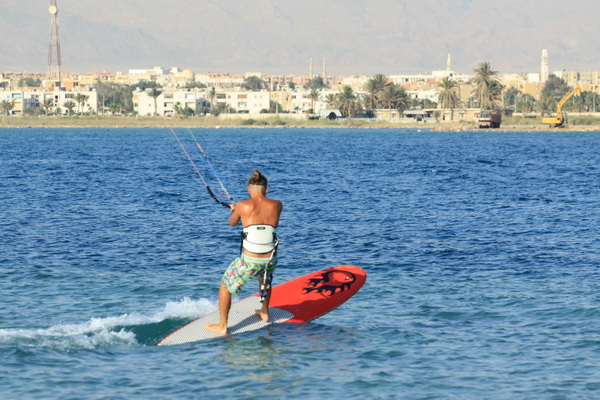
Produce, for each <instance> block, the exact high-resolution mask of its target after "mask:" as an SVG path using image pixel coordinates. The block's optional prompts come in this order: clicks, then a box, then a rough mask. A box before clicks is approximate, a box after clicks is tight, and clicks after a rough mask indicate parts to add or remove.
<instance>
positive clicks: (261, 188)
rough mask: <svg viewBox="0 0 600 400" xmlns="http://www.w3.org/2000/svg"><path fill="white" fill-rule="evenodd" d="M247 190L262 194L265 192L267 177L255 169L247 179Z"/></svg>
mask: <svg viewBox="0 0 600 400" xmlns="http://www.w3.org/2000/svg"><path fill="white" fill-rule="evenodd" d="M248 191H250V192H259V193H262V194H265V193H267V191H268V190H267V178H265V176H264V175H263V174H261V173H260V171H259V170H257V169H255V170H254V174H253V175H252V177H250V179H248Z"/></svg>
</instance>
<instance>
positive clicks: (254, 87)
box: [241, 76, 265, 92]
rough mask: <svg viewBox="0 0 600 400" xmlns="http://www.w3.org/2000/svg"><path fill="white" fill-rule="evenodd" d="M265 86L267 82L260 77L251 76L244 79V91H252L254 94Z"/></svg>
mask: <svg viewBox="0 0 600 400" xmlns="http://www.w3.org/2000/svg"><path fill="white" fill-rule="evenodd" d="M264 86H265V82H264V81H263V80H261V79H260V78H259V77H258V76H249V77H247V78H245V79H244V83H242V86H241V87H242V89H245V90H251V91H253V92H257V91H259V90H261V89H263V88H264Z"/></svg>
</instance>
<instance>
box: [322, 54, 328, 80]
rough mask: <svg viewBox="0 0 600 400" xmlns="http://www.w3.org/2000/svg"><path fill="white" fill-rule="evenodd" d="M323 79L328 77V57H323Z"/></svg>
mask: <svg viewBox="0 0 600 400" xmlns="http://www.w3.org/2000/svg"><path fill="white" fill-rule="evenodd" d="M323 79H327V59H326V58H323Z"/></svg>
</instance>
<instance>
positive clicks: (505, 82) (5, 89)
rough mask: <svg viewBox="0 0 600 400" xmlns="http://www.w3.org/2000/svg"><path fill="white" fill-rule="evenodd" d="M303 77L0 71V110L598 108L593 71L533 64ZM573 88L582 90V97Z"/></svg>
mask: <svg viewBox="0 0 600 400" xmlns="http://www.w3.org/2000/svg"><path fill="white" fill-rule="evenodd" d="M319 70H320V71H319V72H315V71H314V70H313V61H312V60H310V62H309V63H308V69H307V72H308V73H307V75H305V76H296V75H267V74H262V73H260V72H247V73H245V74H229V73H197V72H193V71H191V70H189V69H180V68H178V67H173V68H162V67H154V68H149V69H132V70H129V71H127V72H124V73H122V72H116V73H112V72H101V73H90V72H86V73H61V72H60V71H49V72H48V73H27V72H3V73H0V113H2V115H4V116H6V117H18V116H40V117H42V116H73V115H80V116H81V115H88V116H89V115H118V116H157V117H170V116H180V117H204V116H219V117H220V118H250V117H252V118H256V119H260V118H261V116H265V115H272V114H286V118H293V119H338V118H339V119H341V118H364V119H380V120H390V121H398V122H402V121H411V122H412V121H424V122H426V121H463V120H472V119H473V118H474V116H475V115H476V114H477V113H478V112H481V110H498V111H500V112H502V113H504V114H506V115H521V116H523V117H528V116H532V117H533V116H537V117H541V116H544V115H552V114H553V113H556V110H557V107H558V106H559V104H560V103H561V100H563V99H565V96H566V95H567V94H568V93H570V92H573V91H575V90H576V92H578V93H575V94H576V96H573V97H572V98H571V95H570V94H569V96H568V97H569V102H568V103H567V102H566V101H565V104H562V105H560V106H561V107H564V110H565V111H566V110H569V111H572V112H576V113H580V114H592V115H593V114H594V113H597V112H600V71H553V72H550V71H549V62H548V54H547V51H546V50H543V51H542V56H541V62H540V69H539V70H538V71H536V72H531V73H524V74H523V73H521V74H518V73H500V72H498V71H495V70H494V69H493V66H492V65H490V64H489V63H485V62H484V63H481V64H480V65H475V66H473V71H471V72H469V73H466V74H465V73H458V72H455V71H454V69H453V67H452V59H451V55H450V54H448V56H447V65H446V68H444V69H440V70H434V71H432V72H431V73H427V74H416V75H388V76H386V75H382V74H377V75H374V76H330V75H328V74H327V71H326V60H323V63H322V68H319ZM578 94H581V96H579V95H578ZM559 113H560V109H559Z"/></svg>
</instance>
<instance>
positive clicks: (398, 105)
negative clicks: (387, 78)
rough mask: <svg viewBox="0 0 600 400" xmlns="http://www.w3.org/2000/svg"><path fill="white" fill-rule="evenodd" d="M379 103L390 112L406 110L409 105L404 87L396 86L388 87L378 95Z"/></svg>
mask: <svg viewBox="0 0 600 400" xmlns="http://www.w3.org/2000/svg"><path fill="white" fill-rule="evenodd" d="M377 99H378V102H379V103H380V104H382V105H384V106H386V107H387V109H388V110H392V109H396V110H404V109H406V106H407V105H408V96H407V95H406V91H405V90H404V88H403V87H402V86H398V85H396V84H393V83H392V84H390V85H387V86H385V87H384V88H383V90H381V91H380V92H379V93H378V95H377Z"/></svg>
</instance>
